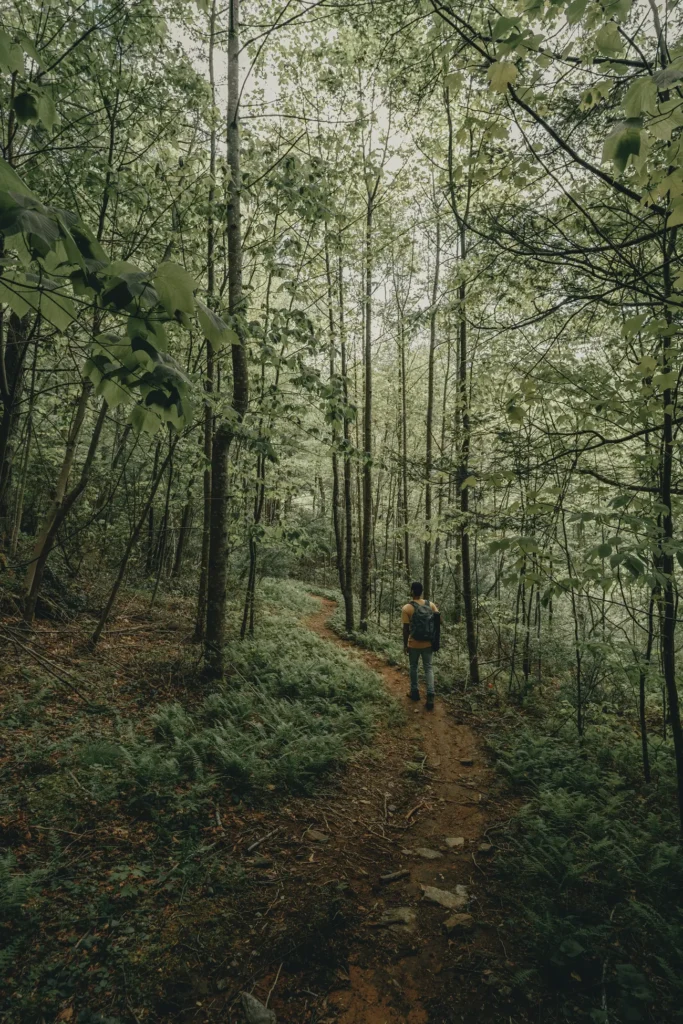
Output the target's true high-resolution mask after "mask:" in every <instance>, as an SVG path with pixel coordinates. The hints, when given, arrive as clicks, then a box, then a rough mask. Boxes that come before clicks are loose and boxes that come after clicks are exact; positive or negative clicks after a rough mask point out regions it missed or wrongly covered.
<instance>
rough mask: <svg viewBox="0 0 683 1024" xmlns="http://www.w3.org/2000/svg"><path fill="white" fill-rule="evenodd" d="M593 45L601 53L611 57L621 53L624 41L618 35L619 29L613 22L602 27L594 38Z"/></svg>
mask: <svg viewBox="0 0 683 1024" xmlns="http://www.w3.org/2000/svg"><path fill="white" fill-rule="evenodd" d="M595 43H596V46H597V47H598V49H599V50H600V52H601V53H604V54H605V55H606V56H608V57H611V56H612V55H614V54H618V53H623V50H624V40H623V39H622V38H621V36H620V35H619V29H618V28H617V26H616V25H615V23H614V22H613V21H608V22H607V24H606V25H603V26H602V28H601V29H600V31H599V32H598V34H597V35H596V37H595Z"/></svg>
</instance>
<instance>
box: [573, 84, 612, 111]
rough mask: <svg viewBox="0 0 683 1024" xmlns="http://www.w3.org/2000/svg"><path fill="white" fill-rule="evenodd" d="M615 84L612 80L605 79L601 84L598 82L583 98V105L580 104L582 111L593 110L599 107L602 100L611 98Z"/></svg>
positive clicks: (587, 90)
mask: <svg viewBox="0 0 683 1024" xmlns="http://www.w3.org/2000/svg"><path fill="white" fill-rule="evenodd" d="M613 85H614V82H613V81H612V79H611V78H603V80H602V81H601V82H596V83H595V84H594V85H592V86H591V87H590V89H586V91H585V92H584V93H583V94H582V96H581V103H580V104H579V109H580V110H591V109H592V108H593V107H595V106H597V105H598V103H600V101H601V100H604V99H607V97H608V96H609V94H610V92H611V89H612V86H613Z"/></svg>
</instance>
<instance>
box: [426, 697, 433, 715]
mask: <svg viewBox="0 0 683 1024" xmlns="http://www.w3.org/2000/svg"><path fill="white" fill-rule="evenodd" d="M425 707H426V709H427V711H433V710H434V694H433V693H428V694H427V700H426V701H425Z"/></svg>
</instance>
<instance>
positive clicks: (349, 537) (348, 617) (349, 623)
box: [338, 256, 354, 633]
mask: <svg viewBox="0 0 683 1024" xmlns="http://www.w3.org/2000/svg"><path fill="white" fill-rule="evenodd" d="M338 291H339V349H340V357H341V375H342V400H343V403H344V423H343V426H342V433H343V438H344V586H343V587H342V591H343V594H344V625H345V628H346V632H347V633H352V632H353V627H354V614H353V502H352V500H351V457H350V454H349V442H350V436H349V420H348V415H347V413H348V405H349V388H348V380H347V365H346V330H345V326H344V275H343V268H342V261H341V256H340V257H339V268H338Z"/></svg>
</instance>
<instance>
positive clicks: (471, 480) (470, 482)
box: [460, 476, 477, 491]
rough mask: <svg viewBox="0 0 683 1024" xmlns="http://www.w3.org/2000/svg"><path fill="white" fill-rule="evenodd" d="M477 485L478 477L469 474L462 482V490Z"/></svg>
mask: <svg viewBox="0 0 683 1024" xmlns="http://www.w3.org/2000/svg"><path fill="white" fill-rule="evenodd" d="M476 486H477V478H476V476H468V477H466V479H465V480H463V482H462V483H461V484H460V490H462V491H464V490H465V488H467V487H476Z"/></svg>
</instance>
